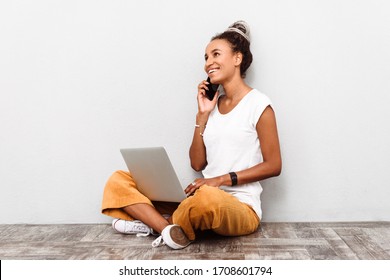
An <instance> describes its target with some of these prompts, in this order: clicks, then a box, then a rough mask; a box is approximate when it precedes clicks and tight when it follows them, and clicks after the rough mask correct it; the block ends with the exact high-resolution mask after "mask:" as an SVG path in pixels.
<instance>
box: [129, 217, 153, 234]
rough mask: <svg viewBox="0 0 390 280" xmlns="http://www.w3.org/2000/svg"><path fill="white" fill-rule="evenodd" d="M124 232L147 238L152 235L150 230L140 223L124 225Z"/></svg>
mask: <svg viewBox="0 0 390 280" xmlns="http://www.w3.org/2000/svg"><path fill="white" fill-rule="evenodd" d="M125 227H126V228H125V231H126V232H138V233H137V236H138V237H139V236H148V235H150V234H151V233H152V229H151V228H149V227H148V226H146V225H145V224H144V223H143V222H141V221H133V222H132V223H126V224H125Z"/></svg>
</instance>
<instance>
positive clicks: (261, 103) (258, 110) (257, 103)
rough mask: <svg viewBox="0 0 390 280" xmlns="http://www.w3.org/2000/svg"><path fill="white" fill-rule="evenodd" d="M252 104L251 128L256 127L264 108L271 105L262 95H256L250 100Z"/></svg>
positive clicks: (269, 100) (266, 97) (267, 98)
mask: <svg viewBox="0 0 390 280" xmlns="http://www.w3.org/2000/svg"><path fill="white" fill-rule="evenodd" d="M252 102H253V105H254V107H253V111H252V116H251V122H252V125H253V127H256V125H257V123H258V121H259V119H260V117H261V115H262V114H263V112H264V110H265V108H267V107H268V106H271V105H272V102H271V99H269V97H268V96H266V95H265V94H263V93H260V92H259V93H258V94H257V95H256V98H254V100H252Z"/></svg>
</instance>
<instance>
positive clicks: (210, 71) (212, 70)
mask: <svg viewBox="0 0 390 280" xmlns="http://www.w3.org/2000/svg"><path fill="white" fill-rule="evenodd" d="M217 70H218V69H215V68H214V69H210V70H209V71H208V72H207V74H211V73H214V72H215V71H217Z"/></svg>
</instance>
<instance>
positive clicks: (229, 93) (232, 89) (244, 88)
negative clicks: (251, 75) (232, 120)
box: [222, 77, 251, 101]
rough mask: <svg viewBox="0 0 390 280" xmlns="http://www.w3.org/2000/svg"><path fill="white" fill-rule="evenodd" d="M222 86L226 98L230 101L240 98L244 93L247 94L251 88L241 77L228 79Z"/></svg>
mask: <svg viewBox="0 0 390 280" xmlns="http://www.w3.org/2000/svg"><path fill="white" fill-rule="evenodd" d="M222 86H223V89H224V91H225V94H226V98H227V99H229V100H231V101H236V100H240V99H241V98H242V97H243V96H244V95H245V94H247V93H248V92H249V91H250V90H251V88H250V87H249V86H248V85H247V84H246V83H245V81H244V80H243V79H242V78H241V77H239V78H237V79H234V80H231V81H228V82H226V83H224V84H223V85H222Z"/></svg>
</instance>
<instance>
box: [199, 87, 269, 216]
mask: <svg viewBox="0 0 390 280" xmlns="http://www.w3.org/2000/svg"><path fill="white" fill-rule="evenodd" d="M269 105H271V101H270V99H269V98H268V97H267V96H266V95H264V94H263V93H261V92H259V91H258V90H256V89H253V90H251V91H250V92H249V93H248V94H247V95H245V96H244V97H243V98H242V99H241V101H240V102H239V103H238V104H237V105H236V107H234V108H233V110H232V111H230V112H229V113H227V114H221V113H220V112H219V109H218V106H216V107H215V109H214V110H213V111H212V112H211V114H210V117H209V119H208V121H207V128H206V129H205V131H204V134H203V140H204V143H205V146H206V153H207V163H208V164H207V166H206V168H205V169H204V170H203V172H202V173H203V176H204V177H205V178H212V177H216V176H220V175H224V174H227V173H229V172H238V171H241V170H244V169H247V168H250V167H252V166H254V165H256V164H259V163H261V162H262V161H263V158H262V155H261V151H260V142H259V138H258V135H257V130H256V124H257V122H258V121H259V118H260V116H261V115H262V113H263V111H264V110H265V108H266V107H267V106H269ZM220 189H222V190H224V191H226V192H228V193H230V194H232V195H233V196H235V197H237V198H238V200H240V201H241V202H244V203H246V204H248V205H250V206H252V208H253V210H254V211H255V212H256V214H257V215H258V216H259V218H261V214H262V212H261V202H260V194H261V192H262V191H263V188H262V186H261V184H260V182H253V183H249V184H243V185H237V186H233V187H232V186H221V187H220Z"/></svg>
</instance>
